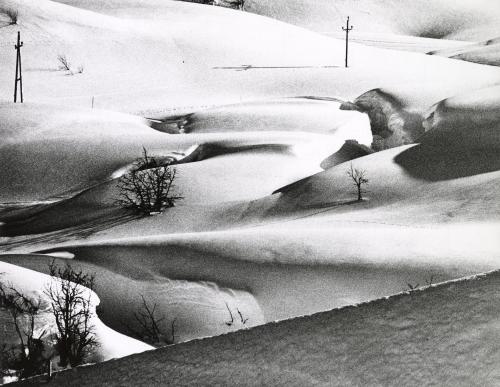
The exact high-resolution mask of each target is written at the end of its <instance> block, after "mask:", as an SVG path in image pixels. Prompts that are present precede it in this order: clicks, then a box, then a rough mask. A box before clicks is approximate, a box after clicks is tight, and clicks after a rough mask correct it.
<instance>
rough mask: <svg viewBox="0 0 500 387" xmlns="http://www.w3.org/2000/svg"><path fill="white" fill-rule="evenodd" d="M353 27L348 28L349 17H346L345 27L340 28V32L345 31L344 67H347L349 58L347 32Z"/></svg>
mask: <svg viewBox="0 0 500 387" xmlns="http://www.w3.org/2000/svg"><path fill="white" fill-rule="evenodd" d="M353 28H354V26H349V16H347V27H342V31H345V67H348V62H347V61H348V57H349V32H350V31H352V29H353Z"/></svg>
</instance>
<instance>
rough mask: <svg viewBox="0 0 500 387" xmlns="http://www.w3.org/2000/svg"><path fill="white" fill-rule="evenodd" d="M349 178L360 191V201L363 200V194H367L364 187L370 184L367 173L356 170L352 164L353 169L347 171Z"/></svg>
mask: <svg viewBox="0 0 500 387" xmlns="http://www.w3.org/2000/svg"><path fill="white" fill-rule="evenodd" d="M347 176H349V177H350V178H351V179H352V181H353V184H354V185H355V186H356V188H357V190H358V201H361V200H363V194H364V193H366V192H367V191H366V190H365V189H364V186H365V185H367V184H368V179H367V178H366V171H364V170H361V169H356V168H354V167H353V166H352V163H351V167H350V168H349V169H348V170H347Z"/></svg>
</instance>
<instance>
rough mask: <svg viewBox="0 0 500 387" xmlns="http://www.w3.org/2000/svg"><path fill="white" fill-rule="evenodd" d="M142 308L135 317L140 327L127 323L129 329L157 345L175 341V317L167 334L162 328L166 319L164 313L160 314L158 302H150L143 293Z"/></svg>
mask: <svg viewBox="0 0 500 387" xmlns="http://www.w3.org/2000/svg"><path fill="white" fill-rule="evenodd" d="M141 300H142V304H141V308H140V309H139V310H138V311H137V312H135V313H134V319H135V322H136V325H137V326H138V328H132V327H131V326H129V325H127V330H128V331H129V332H130V333H131V334H132V336H134V337H135V338H136V339H138V340H141V341H144V342H146V343H148V344H151V345H153V346H155V347H162V346H165V345H170V344H174V343H175V323H176V321H177V320H176V319H175V318H174V319H173V320H172V321H171V322H170V332H169V333H168V334H167V333H166V332H165V331H164V329H163V328H162V324H163V322H164V321H165V317H164V316H163V315H158V311H157V307H158V305H157V304H156V303H149V302H148V301H146V299H145V298H144V296H143V295H141Z"/></svg>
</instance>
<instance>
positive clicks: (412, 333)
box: [0, 0, 500, 385]
mask: <svg viewBox="0 0 500 387" xmlns="http://www.w3.org/2000/svg"><path fill="white" fill-rule="evenodd" d="M11 10H16V11H17V12H18V20H17V24H12V23H10V22H9V17H8V15H7V13H8V11H11ZM347 15H349V16H350V17H351V21H352V22H353V24H354V25H355V29H354V30H353V32H352V33H351V36H352V41H351V43H350V58H349V63H350V67H349V68H345V67H344V50H345V42H344V41H343V40H342V39H343V36H342V34H341V31H338V30H339V29H340V26H341V25H342V23H343V22H345V18H346V16H347ZM276 19H277V20H276ZM499 20H500V8H499V7H498V6H495V5H494V4H493V3H492V2H490V1H486V0H484V1H482V2H474V3H473V2H472V1H469V0H461V1H459V2H456V1H451V0H439V1H434V2H430V1H424V0H419V1H409V0H408V1H390V0H384V1H372V0H360V1H353V0H342V1H339V2H335V5H334V6H332V5H331V2H328V1H326V0H324V1H323V0H322V1H315V2H306V1H304V0H294V1H286V2H285V1H281V0H280V1H278V0H276V1H272V2H271V1H267V2H266V1H261V0H247V2H246V4H245V11H238V10H232V9H226V8H222V7H216V6H208V5H202V4H193V3H189V2H180V1H171V0H146V1H138V0H120V1H118V0H113V1H98V0H82V1H77V0H64V1H50V0H3V1H2V2H1V3H0V27H1V28H0V68H1V70H2V71H0V137H1V139H2V140H1V141H0V163H1V165H2V168H0V261H2V262H3V263H2V262H0V264H1V268H0V269H1V270H0V272H2V273H4V274H5V275H7V276H8V277H9V281H10V283H12V284H13V285H15V286H16V287H20V288H21V289H24V290H25V291H26V292H30V293H34V294H35V293H36V292H38V293H40V292H43V287H44V286H45V285H44V284H45V283H46V282H47V281H50V278H49V277H47V275H46V274H48V273H49V267H48V265H49V263H50V262H51V261H52V260H53V259H54V258H55V261H54V262H55V263H56V264H58V265H64V264H65V263H66V262H70V263H71V265H73V267H75V268H78V269H82V270H83V271H85V272H92V273H94V272H95V273H96V284H95V288H94V291H95V303H94V304H95V306H96V307H97V305H98V307H97V309H96V310H97V315H98V318H96V323H95V324H96V326H97V327H98V329H97V330H98V339H99V340H100V341H101V342H102V346H101V347H100V351H101V353H100V357H99V358H98V359H97V360H107V359H110V358H112V357H120V356H125V355H129V354H132V353H135V352H140V351H143V350H145V349H150V348H151V347H150V346H148V345H146V344H144V343H140V342H137V341H136V340H134V339H131V338H128V337H126V336H124V334H127V332H128V331H127V328H128V326H127V324H130V321H133V320H134V314H136V313H137V311H138V309H139V308H140V307H141V300H142V297H144V298H145V299H147V300H148V301H149V302H151V304H156V306H157V307H158V310H159V312H160V313H161V315H162V316H163V317H164V319H163V320H162V329H165V330H168V329H170V327H171V326H172V324H175V333H176V335H175V338H176V340H175V341H176V342H183V341H187V340H193V339H198V338H202V337H207V336H216V335H220V334H223V333H228V332H232V331H237V330H241V329H245V328H252V329H249V331H248V332H246V331H243V332H238V333H235V334H234V335H228V336H222V337H221V338H219V339H217V338H215V339H209V340H206V341H205V340H204V341H194V342H192V343H189V344H186V345H180V346H178V347H177V346H176V347H174V348H172V349H167V350H164V351H160V352H149V353H147V354H145V355H144V357H141V356H139V357H132V358H128V359H127V360H124V361H123V363H119V362H118V363H117V362H112V363H109V365H103V366H97V367H96V368H93V367H90V368H88V370H85V371H82V372H81V373H80V371H78V372H75V373H73V374H72V375H73V377H75V378H76V379H75V381H74V383H83V382H82V380H81V379H82V378H84V379H86V383H87V384H88V385H92V383H94V385H95V383H96V382H95V379H93V377H95V376H90V373H92V372H95V373H96V375H99V374H101V373H102V372H109V373H108V375H114V374H115V373H116V372H119V370H123V368H126V367H129V366H128V365H127V364H129V363H128V362H130V361H132V360H130V359H135V360H133V361H137V362H139V363H140V366H138V367H137V369H138V370H139V369H140V370H141V375H142V377H143V378H144V380H149V381H151V382H153V381H156V382H161V381H162V380H165V379H164V377H165V375H167V374H169V375H172V380H173V381H175V384H178V385H184V384H189V383H188V382H189V381H191V383H195V381H199V382H200V383H201V384H212V385H213V384H227V383H228V382H229V380H233V382H237V383H236V384H243V385H245V384H254V385H257V384H273V385H289V384H295V385H304V384H318V385H326V384H327V385H331V384H336V385H357V384H376V385H397V384H399V385H401V384H404V385H415V384H418V385H421V384H426V383H429V384H432V383H433V382H435V383H437V384H447V385H453V384H455V385H456V384H457V383H453V382H454V381H462V382H463V383H458V384H468V383H467V381H468V380H470V379H460V377H462V378H463V377H464V376H463V374H462V372H465V371H463V370H461V371H460V372H458V371H457V372H454V371H452V368H451V367H453V366H457V365H459V366H460V367H461V368H463V366H464V365H465V364H466V363H467V362H468V361H469V360H470V359H473V358H474V359H475V357H476V358H477V360H475V362H474V365H473V367H478V368H477V372H478V374H479V375H480V376H481V378H483V379H480V378H478V379H477V380H475V381H479V380H480V381H481V383H479V384H481V385H494V384H495V379H494V378H495V375H496V372H497V371H496V368H494V366H493V363H492V359H488V361H487V362H486V363H485V365H484V367H483V368H481V367H480V366H479V364H480V363H479V362H480V361H481V360H485V359H487V353H493V352H492V351H493V350H494V348H493V347H494V344H491V343H487V342H483V341H484V340H486V339H488V338H489V337H491V335H492V334H493V333H494V326H495V321H494V314H493V311H494V310H496V309H495V308H496V307H492V309H491V308H490V309H488V305H490V304H491V305H492V303H490V301H489V300H488V295H489V296H490V297H491V300H494V299H495V297H496V292H494V290H493V289H494V286H493V284H494V283H496V282H497V280H496V278H497V274H491V275H489V276H488V277H485V278H482V277H481V278H480V279H475V280H467V281H463V282H458V283H456V284H446V285H443V286H441V287H439V288H429V289H425V290H422V291H418V292H416V293H412V294H411V295H408V296H396V297H395V298H391V299H390V300H389V301H376V302H373V303H369V304H366V305H363V306H361V307H359V308H351V307H347V308H343V309H339V310H336V311H333V312H328V313H326V314H319V315H315V316H312V317H306V318H303V319H294V320H292V321H290V322H282V323H278V324H272V322H273V321H275V320H283V319H290V318H295V317H298V316H303V315H309V314H313V313H317V312H322V311H327V310H331V309H334V308H339V307H346V306H349V305H353V304H357V303H361V302H369V301H372V300H375V299H379V298H382V297H388V296H391V295H394V294H398V293H400V292H401V291H404V290H407V289H408V288H409V287H415V286H417V287H418V286H421V285H426V284H430V283H433V284H435V283H437V282H446V281H451V280H455V279H458V278H462V277H464V276H470V275H476V274H480V273H484V272H489V271H494V270H497V269H500V267H499V264H500V262H499V254H500V240H499V239H498V235H499V231H500V201H499V200H498V187H499V182H500V153H499V150H500V149H499V148H500V135H499V133H500V121H499V120H500V107H499V106H500V88H499V86H498V85H499V84H500V68H499V67H498V63H497V62H498V52H497V51H498V50H497V46H498V42H497V40H498V38H497V37H498V36H500V30H499V27H498V26H499V25H500V24H499ZM2 23H3V24H2ZM17 31H20V32H21V36H22V39H23V41H24V45H23V47H22V55H23V70H24V72H23V82H24V96H25V103H24V104H13V103H12V102H11V99H12V97H11V95H12V91H13V90H12V86H13V77H14V70H13V69H14V68H15V55H14V54H15V51H14V49H13V44H14V39H15V38H16V33H17ZM358 31H359V32H358ZM430 51H432V54H434V55H428V54H427V53H428V52H430ZM62 56H65V57H66V58H67V59H68V60H69V61H70V63H71V64H70V66H69V70H64V69H61V68H60V65H61V61H60V59H58V58H61V57H62ZM457 59H463V60H457ZM4 69H5V71H4ZM80 69H81V70H82V71H80ZM346 141H347V142H346ZM143 148H144V149H147V150H148V152H149V154H150V155H153V156H155V157H158V158H166V157H171V158H173V159H175V160H176V165H175V168H176V170H177V172H178V175H177V176H178V177H177V178H176V181H175V185H176V188H175V189H176V192H177V193H178V194H179V195H181V196H182V197H183V199H182V200H180V201H178V202H177V204H176V206H175V207H173V208H169V209H167V210H165V211H163V212H162V213H160V214H156V215H154V216H142V217H141V216H138V215H135V214H133V213H131V212H130V211H128V210H125V209H123V208H122V207H121V206H120V205H119V204H118V203H117V198H118V196H119V193H120V191H119V179H120V177H121V176H123V175H124V174H126V173H127V172H128V171H129V170H130V168H131V166H132V164H133V163H134V161H135V160H136V159H137V158H138V157H140V156H141V153H142V152H143ZM351 165H352V166H353V167H354V168H357V169H359V170H363V171H364V172H365V176H366V177H367V178H368V184H367V186H366V187H365V188H366V189H367V192H366V193H365V194H364V198H363V200H361V201H360V200H356V198H357V192H356V187H355V186H354V185H353V181H352V180H351V179H350V178H349V176H348V175H347V172H348V171H349V170H350V167H351ZM452 289H455V290H456V292H457V296H456V298H453V300H452V301H453V302H450V300H449V299H450V297H452ZM468 291H470V293H468ZM488 292H490V293H488ZM475 298H478V299H481V300H482V302H484V303H486V304H483V303H481V304H480V305H479V306H478V307H477V308H479V309H477V310H476V309H474V308H472V309H471V308H470V307H468V305H469V304H471V303H472V301H471V299H475ZM462 301H463V302H462ZM474 311H475V312H474ZM447 312H448V313H450V314H452V316H455V317H456V318H455V320H453V318H452V317H450V316H448V317H446V318H445V317H443V316H446V313H447ZM462 312H463V314H461V313H462ZM473 313H475V314H473ZM367 316H372V317H373V318H368V317H367ZM465 316H469V317H470V318H468V319H466V317H465ZM454 321H458V322H457V324H459V325H460V326H458V325H454V324H455V323H454ZM263 324H270V325H265V326H263V327H257V326H260V325H263ZM477 324H479V325H480V326H477ZM301 327H303V329H302V328H301ZM488 327H491V329H490V328H488ZM457 330H462V331H463V332H462V333H460V334H458V333H456V332H457ZM391 331H392V333H391ZM394 331H396V332H399V331H401V332H402V333H401V335H402V336H397V337H395V336H394V334H395V333H394ZM423 332H428V333H429V341H428V342H427V341H424V343H423V344H422V335H423V334H424V333H423ZM391 334H392V336H391ZM260 335H261V336H260ZM368 337H369V338H370V340H373V342H376V343H377V344H376V345H372V346H368V344H367V341H366V340H367V338H368ZM365 339H366V340H365ZM128 340H130V341H128ZM297 340H298V341H297ZM377 340H378V341H377ZM391 340H392V341H391ZM462 341H464V342H462ZM128 343H130V344H128ZM199 343H202V344H201V345H200V344H199ZM384 343H385V344H384ZM454 343H456V348H455V347H454V346H455V344H454ZM205 344H206V345H207V346H206V348H205ZM389 344H390V345H389ZM482 345H484V346H485V347H484V348H485V352H481V351H480V348H481V346H482ZM200 347H203V349H200ZM208 348H210V350H211V351H213V353H211V355H210V356H208V357H205V358H200V357H199V356H201V355H199V354H196V355H193V354H194V353H195V352H198V353H207V351H209V349H208ZM314 348H318V352H317V353H314ZM367 349H369V350H367ZM453 350H456V351H455V352H459V353H460V354H461V355H460V356H453V359H452V360H449V359H448V357H444V354H445V353H447V351H453ZM200 351H201V352H200ZM238 353H240V354H241V356H239V355H238ZM259 353H260V354H262V356H261V355H259ZM279 353H281V354H282V357H280V356H279ZM156 354H158V355H156ZM302 355H303V356H302ZM398 355H399V357H398ZM151 356H153V357H155V356H158V359H159V360H158V361H151V359H149V357H151ZM170 356H172V359H177V360H172V359H170V360H166V359H167V358H169V357H170ZM440 356H442V357H440ZM474 356H475V357H474ZM252 357H253V358H254V359H253V360H252V359H251V358H252ZM186 358H190V359H191V360H190V361H189V362H186V360H185V359H186ZM217 358H219V359H220V360H217V361H215V360H214V359H217ZM325 359H326V360H325ZM426 359H427V360H428V361H427V362H426V361H425V360H426ZM447 359H448V360H449V361H448V360H447ZM169 361H172V362H174V363H175V364H177V363H178V365H171V364H170V363H169ZM382 361H390V362H392V363H393V365H384V366H382V365H381V364H382V363H380V362H382ZM148 363H149V364H150V368H149V371H145V369H146V367H148V365H147V364H148ZM264 363H265V364H266V365H265V366H264ZM287 364H288V365H287ZM311 364H312V365H311ZM354 364H357V365H358V366H359V365H360V364H361V365H362V367H361V368H359V369H353V365H354ZM439 364H441V365H443V366H445V365H449V367H450V368H446V372H448V373H449V375H448V374H447V375H444V376H442V377H438V375H436V373H435V372H434V371H435V369H436V367H438V365H439ZM334 366H335V367H334ZM162 367H166V368H162ZM197 367H199V368H197ZM219 367H226V368H227V372H224V373H217V372H215V371H214V370H215V369H217V368H219ZM158 368H162V371H161V372H159V371H158ZM333 369H336V370H337V371H336V372H333ZM374 369H378V371H377V372H376V373H375V372H374ZM417 369H418V370H419V372H417V371H416V370H417ZM92 370H94V371H92ZM167 370H168V372H167ZM363 370H365V371H363ZM137 372H139V371H137ZM144 373H148V375H150V376H144ZM155 373H158V379H148V378H149V377H151V378H154V374H155ZM488 373H489V374H488ZM124 375H127V378H129V379H128V380H129V382H130V384H134V383H133V382H134V381H135V382H136V383H137V381H138V380H140V378H141V376H140V374H139V373H137V374H136V373H130V374H128V373H124ZM151 375H153V376H151ZM204 375H205V376H207V379H200V378H203V377H204ZM123 377H125V376H123ZM68 378H70V376H68V375H65V376H62V375H61V376H60V379H56V380H55V381H56V382H60V383H66V382H67V381H68V380H69V379H68ZM190 378H192V379H190ZM369 378H372V379H369ZM429 378H430V379H429ZM76 380H78V381H76ZM120 380H122V379H121V378H116V379H113V377H112V376H109V377H108V376H107V379H102V380H100V382H101V383H103V384H113V382H115V383H117V384H120V383H121V382H119V381H120ZM239 382H241V383H239ZM371 382H373V383H371ZM68 383H69V382H68ZM196 384H199V383H196Z"/></svg>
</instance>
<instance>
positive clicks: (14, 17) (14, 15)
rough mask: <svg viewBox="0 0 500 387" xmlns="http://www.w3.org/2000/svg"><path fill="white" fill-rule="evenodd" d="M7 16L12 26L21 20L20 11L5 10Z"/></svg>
mask: <svg viewBox="0 0 500 387" xmlns="http://www.w3.org/2000/svg"><path fill="white" fill-rule="evenodd" d="M5 14H6V15H7V17H8V18H9V24H10V25H14V24H17V21H18V19H19V11H18V10H17V9H12V8H8V9H6V10H5Z"/></svg>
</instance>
